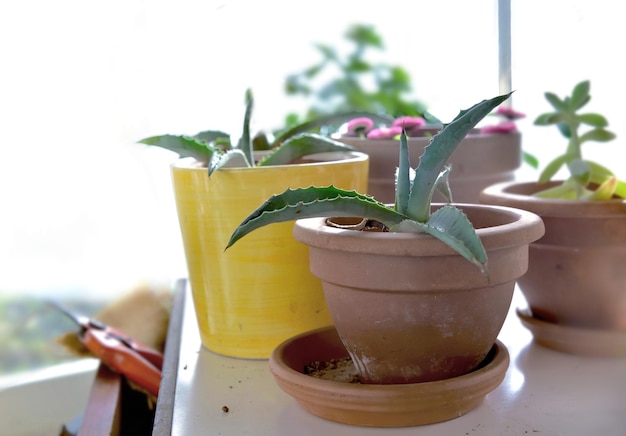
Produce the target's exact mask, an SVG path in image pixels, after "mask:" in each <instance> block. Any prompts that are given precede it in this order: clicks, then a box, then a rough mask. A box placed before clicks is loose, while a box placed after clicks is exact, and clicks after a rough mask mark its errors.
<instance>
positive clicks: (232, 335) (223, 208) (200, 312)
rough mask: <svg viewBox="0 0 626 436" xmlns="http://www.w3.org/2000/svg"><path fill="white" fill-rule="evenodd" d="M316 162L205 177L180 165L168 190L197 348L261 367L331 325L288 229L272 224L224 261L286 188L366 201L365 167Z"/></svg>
mask: <svg viewBox="0 0 626 436" xmlns="http://www.w3.org/2000/svg"><path fill="white" fill-rule="evenodd" d="M315 157H316V159H317V158H318V157H319V159H320V160H322V161H316V162H312V163H302V164H297V165H277V166H267V167H255V168H224V169H221V170H219V171H217V172H215V173H214V174H212V175H211V178H209V177H208V175H207V169H206V168H204V167H200V166H198V164H197V163H196V162H195V161H193V160H190V159H181V160H179V161H177V162H176V163H174V164H173V165H172V168H171V170H172V182H173V186H174V195H175V199H176V207H177V211H178V218H179V222H180V227H181V233H182V238H183V243H184V247H185V257H186V261H187V269H188V273H189V281H190V285H191V290H192V295H193V300H194V306H195V309H196V316H197V318H198V325H199V329H200V335H201V338H202V344H203V345H204V347H206V348H207V349H209V350H211V351H214V352H216V353H219V354H223V355H227V356H233V357H241V358H268V357H269V355H270V353H271V352H272V350H273V349H274V348H275V347H276V346H277V345H278V344H279V343H281V342H282V341H284V340H286V339H287V338H289V337H291V336H294V335H296V334H299V333H302V332H304V331H308V330H312V329H315V328H319V327H323V326H327V325H330V324H332V321H331V318H330V315H329V313H328V309H327V308H326V304H325V301H324V296H323V292H322V286H321V283H320V281H319V279H317V278H316V277H314V276H313V275H312V274H311V272H310V271H309V255H308V250H307V247H306V246H305V245H303V244H301V243H299V242H297V241H296V240H295V239H294V238H293V235H292V229H293V222H287V223H280V224H273V225H271V226H267V227H264V228H262V229H259V230H257V231H255V232H253V233H252V234H250V235H248V236H246V237H245V238H244V239H242V240H241V241H239V242H238V243H237V244H235V245H234V246H233V247H231V248H229V249H228V250H227V251H224V249H225V247H226V244H227V242H228V239H229V237H230V235H231V234H232V232H233V231H234V229H235V228H236V227H237V225H238V224H239V223H240V222H241V221H242V220H243V219H244V218H245V217H246V216H248V215H249V214H250V213H251V212H252V211H253V210H254V209H256V208H257V207H258V206H259V205H261V203H262V202H263V201H264V200H266V199H267V198H268V197H269V196H270V195H272V194H276V193H280V192H282V191H284V190H285V189H287V188H297V187H307V186H310V185H316V186H324V185H331V184H332V185H335V186H338V187H341V188H344V189H355V190H357V191H358V192H366V191H367V179H368V170H369V167H368V157H367V155H366V154H363V153H325V154H320V155H316V156H315Z"/></svg>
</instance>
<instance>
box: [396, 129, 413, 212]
mask: <svg viewBox="0 0 626 436" xmlns="http://www.w3.org/2000/svg"><path fill="white" fill-rule="evenodd" d="M414 174H415V173H413V176H414ZM410 192H411V165H410V162H409V146H408V142H407V139H406V132H405V131H404V130H402V134H401V135H400V159H399V162H398V170H397V171H396V203H395V204H396V209H397V211H398V212H400V213H401V214H405V213H406V211H407V207H408V202H409V194H410Z"/></svg>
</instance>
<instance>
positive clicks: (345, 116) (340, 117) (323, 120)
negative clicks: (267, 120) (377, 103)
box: [274, 111, 394, 147]
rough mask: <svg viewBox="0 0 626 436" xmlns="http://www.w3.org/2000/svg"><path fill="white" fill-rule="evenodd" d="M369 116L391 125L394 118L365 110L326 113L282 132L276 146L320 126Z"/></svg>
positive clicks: (373, 119)
mask: <svg viewBox="0 0 626 436" xmlns="http://www.w3.org/2000/svg"><path fill="white" fill-rule="evenodd" d="M360 117H367V118H370V119H371V120H372V121H374V122H375V123H380V124H385V125H389V124H391V123H392V122H393V120H394V118H392V117H389V116H386V115H380V114H375V113H372V112H363V111H354V112H343V113H339V114H334V115H326V116H320V117H317V118H316V119H315V120H312V121H308V122H305V123H302V124H299V125H297V126H294V127H292V128H291V129H289V130H287V131H286V132H284V133H282V134H281V135H280V136H279V137H278V138H276V140H275V141H274V146H275V147H277V146H279V145H280V144H282V143H283V142H285V141H286V140H287V139H289V138H291V137H293V136H296V135H298V134H300V133H305V132H310V131H311V130H313V129H317V128H320V127H325V126H329V125H338V124H343V123H347V122H348V121H350V120H352V119H354V118H360Z"/></svg>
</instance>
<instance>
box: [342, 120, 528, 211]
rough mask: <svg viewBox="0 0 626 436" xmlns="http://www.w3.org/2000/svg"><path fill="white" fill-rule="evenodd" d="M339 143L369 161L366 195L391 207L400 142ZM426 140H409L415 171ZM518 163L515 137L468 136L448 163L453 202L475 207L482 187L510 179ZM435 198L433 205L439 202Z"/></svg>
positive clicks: (348, 140)
mask: <svg viewBox="0 0 626 436" xmlns="http://www.w3.org/2000/svg"><path fill="white" fill-rule="evenodd" d="M338 140H340V141H341V142H343V143H345V144H348V145H351V146H353V147H355V148H356V149H358V150H359V151H362V152H363V153H367V154H368V155H369V157H370V175H369V190H368V192H367V193H368V194H370V195H372V196H373V197H374V198H376V199H377V200H378V201H382V202H383V203H394V201H395V181H394V174H395V172H396V168H397V167H398V155H399V147H400V145H399V144H400V141H398V140H394V139H360V138H349V137H342V138H338ZM429 142H430V138H429V137H411V138H409V141H408V145H409V156H410V159H411V165H412V166H413V167H415V166H416V165H417V164H418V162H419V157H420V156H421V155H422V154H423V152H424V147H426V146H427V145H428V143H429ZM521 162H522V151H521V136H520V134H519V133H515V132H514V133H507V134H479V133H471V134H469V135H467V136H466V137H465V139H463V142H461V144H460V145H459V147H458V148H457V150H456V151H455V152H454V154H453V155H452V157H451V158H450V160H449V163H450V164H451V165H452V172H451V173H450V179H449V180H450V187H451V190H452V195H453V197H454V198H453V200H454V201H455V202H458V203H478V197H479V195H480V192H481V191H482V190H483V189H485V188H486V187H488V186H490V185H492V184H495V183H498V182H504V181H510V180H513V179H514V176H515V171H516V170H517V169H518V168H519V167H520V165H521ZM437 196H438V194H435V201H437V200H439V201H443V200H444V199H443V198H441V197H437Z"/></svg>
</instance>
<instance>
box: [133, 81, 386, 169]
mask: <svg viewBox="0 0 626 436" xmlns="http://www.w3.org/2000/svg"><path fill="white" fill-rule="evenodd" d="M245 100H246V108H245V113H244V120H243V128H242V133H241V136H240V137H239V140H238V141H237V142H236V144H235V142H234V141H232V140H231V136H230V135H229V134H228V133H226V132H223V131H221V130H207V131H203V132H200V133H197V134H195V135H193V136H187V135H169V134H167V135H159V136H152V137H149V138H144V139H141V140H139V141H138V142H139V143H142V144H146V145H152V146H157V147H161V148H165V149H167V150H170V151H173V152H176V153H178V155H179V157H180V158H184V157H192V158H194V159H196V160H198V161H199V162H202V163H204V164H206V166H207V167H208V173H209V176H211V175H212V174H213V173H214V172H215V171H217V170H218V169H220V168H229V167H253V166H268V165H286V164H289V163H291V162H293V161H295V160H296V159H298V158H300V157H302V156H307V155H310V154H315V153H323V152H330V151H354V148H352V147H350V146H347V145H345V144H343V143H341V142H338V141H335V140H333V139H331V138H328V137H326V136H323V135H320V134H318V133H314V131H315V130H317V129H319V128H320V127H326V128H329V127H330V126H337V125H340V124H343V123H345V122H347V121H349V120H351V119H353V118H355V117H361V116H367V117H370V118H373V119H374V120H376V121H377V122H381V123H388V122H389V121H390V118H389V117H386V116H384V115H378V114H373V113H369V112H346V113H338V114H332V115H327V116H323V117H319V118H316V119H314V120H311V121H308V122H306V123H302V124H299V125H297V126H294V127H292V128H290V129H288V130H287V131H285V132H283V133H282V134H280V135H279V136H278V137H276V138H275V139H271V140H270V138H269V137H268V136H267V135H265V134H264V133H258V134H257V135H255V136H254V137H252V134H251V132H250V120H251V118H252V110H253V107H254V98H253V95H252V91H251V90H250V89H248V90H246V95H245ZM254 150H270V151H269V153H268V154H267V155H266V156H265V157H263V158H262V159H260V160H259V161H258V162H256V161H255V159H254Z"/></svg>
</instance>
